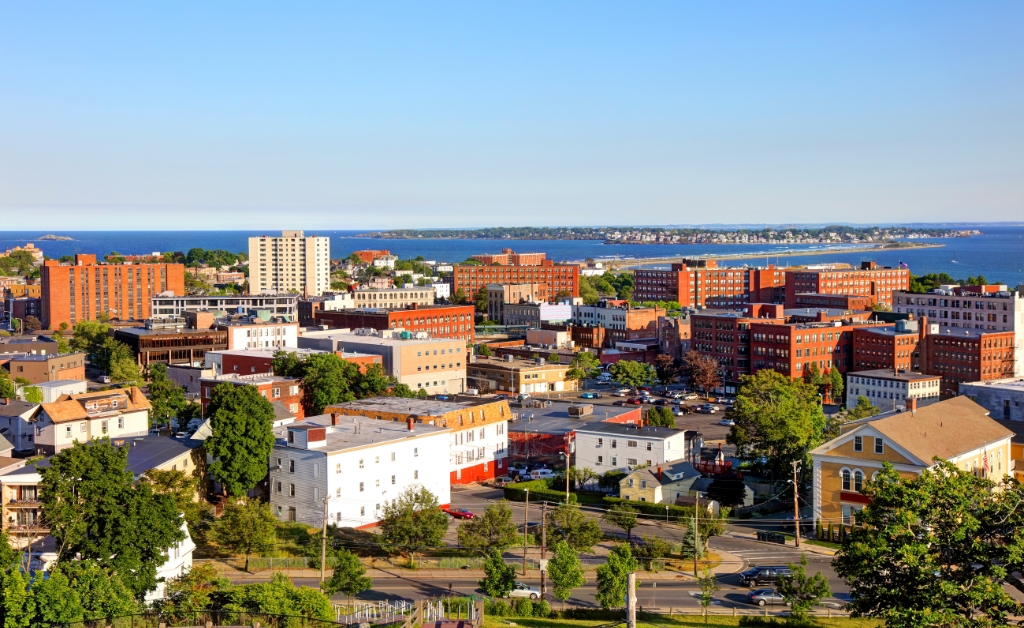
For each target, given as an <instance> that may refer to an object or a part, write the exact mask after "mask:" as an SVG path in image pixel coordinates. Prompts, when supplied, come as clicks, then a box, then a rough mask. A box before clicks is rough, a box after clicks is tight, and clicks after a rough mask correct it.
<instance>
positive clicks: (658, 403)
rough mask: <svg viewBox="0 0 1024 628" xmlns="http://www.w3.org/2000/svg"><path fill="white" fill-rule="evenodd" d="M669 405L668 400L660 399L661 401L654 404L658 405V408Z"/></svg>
mask: <svg viewBox="0 0 1024 628" xmlns="http://www.w3.org/2000/svg"><path fill="white" fill-rule="evenodd" d="M668 404H669V400H668V399H659V400H657V401H655V402H654V405H656V406H667V405H668Z"/></svg>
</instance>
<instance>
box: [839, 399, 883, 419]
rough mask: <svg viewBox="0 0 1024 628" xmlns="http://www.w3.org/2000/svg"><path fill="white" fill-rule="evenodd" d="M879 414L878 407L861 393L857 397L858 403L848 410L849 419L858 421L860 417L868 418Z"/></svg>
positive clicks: (847, 416)
mask: <svg viewBox="0 0 1024 628" xmlns="http://www.w3.org/2000/svg"><path fill="white" fill-rule="evenodd" d="M876 414H878V408H876V407H875V406H873V405H872V404H871V400H870V399H868V398H867V397H865V396H864V395H860V396H859V397H857V405H856V406H854V407H853V408H852V409H850V410H849V411H847V413H846V418H847V420H849V421H856V420H859V419H866V418H868V417H872V416H875V415H876Z"/></svg>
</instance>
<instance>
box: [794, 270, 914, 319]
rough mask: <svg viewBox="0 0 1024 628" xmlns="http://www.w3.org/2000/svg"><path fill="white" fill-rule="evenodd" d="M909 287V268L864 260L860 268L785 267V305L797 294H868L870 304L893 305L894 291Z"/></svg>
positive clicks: (864, 295)
mask: <svg viewBox="0 0 1024 628" xmlns="http://www.w3.org/2000/svg"><path fill="white" fill-rule="evenodd" d="M909 289H910V270H909V269H907V268H890V267H887V266H878V265H877V264H875V263H874V262H863V263H861V267H860V268H837V267H833V268H827V267H826V268H793V269H789V270H787V271H786V307H796V295H797V294H807V293H814V294H836V295H856V296H861V297H868V298H869V299H870V301H871V303H872V304H879V305H884V306H886V307H888V308H890V309H891V308H892V306H893V293H894V292H900V291H906V290H909Z"/></svg>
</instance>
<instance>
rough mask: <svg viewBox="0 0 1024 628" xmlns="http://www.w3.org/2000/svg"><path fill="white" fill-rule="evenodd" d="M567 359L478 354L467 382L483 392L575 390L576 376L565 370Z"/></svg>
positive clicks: (568, 367) (471, 366) (467, 371)
mask: <svg viewBox="0 0 1024 628" xmlns="http://www.w3.org/2000/svg"><path fill="white" fill-rule="evenodd" d="M570 368H572V366H571V365H570V364H569V363H568V362H561V360H559V362H548V361H547V359H546V358H537V359H535V360H528V359H522V358H519V359H517V358H515V357H513V356H511V355H504V356H501V357H497V358H485V357H483V356H476V357H474V359H473V362H471V363H470V364H469V366H468V368H466V381H467V386H468V387H470V388H476V389H477V390H479V391H480V392H481V393H483V392H484V391H486V392H495V391H504V392H511V393H515V394H518V393H542V392H543V393H547V392H562V391H573V390H576V380H573V379H569V380H567V379H566V377H565V374H566V373H567V372H568V371H569V369H570Z"/></svg>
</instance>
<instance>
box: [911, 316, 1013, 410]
mask: <svg viewBox="0 0 1024 628" xmlns="http://www.w3.org/2000/svg"><path fill="white" fill-rule="evenodd" d="M920 325H921V338H920V341H919V342H918V347H919V351H920V354H921V372H922V373H926V374H928V375H939V376H941V377H942V393H941V394H942V397H943V398H948V397H954V396H956V395H957V394H958V393H959V391H960V384H962V383H964V382H979V381H988V380H993V379H1004V378H1009V377H1013V376H1014V374H1013V372H1014V368H1013V367H1014V347H1013V332H1012V331H993V332H986V331H982V330H980V329H963V328H951V327H940V326H939V324H938V323H929V322H928V319H927V317H925V318H923V319H921V322H920Z"/></svg>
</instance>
